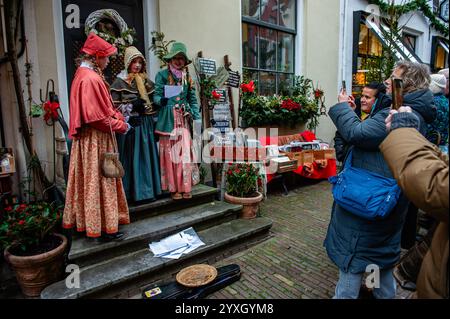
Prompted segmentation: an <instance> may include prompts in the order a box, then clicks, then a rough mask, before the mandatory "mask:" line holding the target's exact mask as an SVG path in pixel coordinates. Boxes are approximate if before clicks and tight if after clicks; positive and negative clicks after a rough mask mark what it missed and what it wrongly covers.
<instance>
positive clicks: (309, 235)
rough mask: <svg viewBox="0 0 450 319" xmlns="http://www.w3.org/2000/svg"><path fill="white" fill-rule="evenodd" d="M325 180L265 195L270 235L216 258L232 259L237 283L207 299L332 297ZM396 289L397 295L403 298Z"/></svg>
mask: <svg viewBox="0 0 450 319" xmlns="http://www.w3.org/2000/svg"><path fill="white" fill-rule="evenodd" d="M332 202H333V200H332V195H331V188H330V184H329V183H328V182H327V181H322V182H310V183H307V184H306V185H302V186H300V187H297V188H295V189H291V190H290V192H289V195H287V196H282V195H281V194H280V193H273V194H269V196H268V199H266V201H265V202H264V203H263V204H262V209H261V214H262V216H265V217H269V218H271V219H272V220H273V227H272V229H271V232H272V237H271V238H270V239H268V240H267V241H265V242H263V243H260V244H258V245H256V246H254V247H252V248H250V249H248V250H246V251H243V252H240V253H238V254H236V255H233V256H231V257H229V258H226V259H224V260H222V261H220V262H218V263H217V264H216V265H215V266H216V267H220V266H223V265H227V264H232V263H236V264H238V265H240V267H241V270H242V277H241V279H240V280H239V281H237V282H235V283H233V284H232V285H230V286H228V287H226V288H224V289H222V290H221V291H218V292H216V293H214V294H213V295H211V296H209V297H208V298H210V299H266V298H270V299H324V298H325V299H328V298H331V297H332V296H333V295H334V287H335V283H336V282H337V279H338V269H337V267H336V266H335V265H334V264H333V263H332V262H331V261H330V259H329V258H328V256H327V254H326V251H325V248H324V247H323V241H324V239H325V235H326V231H327V226H328V222H329V220H330V211H331V205H332ZM409 295H410V293H409V292H408V291H402V290H398V296H397V298H399V299H403V298H408V297H409Z"/></svg>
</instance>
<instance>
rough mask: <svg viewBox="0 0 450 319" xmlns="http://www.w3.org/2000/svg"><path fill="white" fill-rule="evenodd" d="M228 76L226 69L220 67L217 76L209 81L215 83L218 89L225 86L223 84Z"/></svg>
mask: <svg viewBox="0 0 450 319" xmlns="http://www.w3.org/2000/svg"><path fill="white" fill-rule="evenodd" d="M229 76H230V75H229V73H228V71H227V69H225V67H223V66H220V67H219V68H218V69H217V74H216V75H214V76H212V77H211V80H213V81H214V82H216V86H217V87H219V88H220V87H222V86H224V85H225V83H226V82H227V81H228V78H229Z"/></svg>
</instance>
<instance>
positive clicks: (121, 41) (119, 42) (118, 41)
mask: <svg viewBox="0 0 450 319" xmlns="http://www.w3.org/2000/svg"><path fill="white" fill-rule="evenodd" d="M116 43H117V44H120V45H125V40H124V39H123V38H117V39H116Z"/></svg>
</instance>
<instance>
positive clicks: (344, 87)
mask: <svg viewBox="0 0 450 319" xmlns="http://www.w3.org/2000/svg"><path fill="white" fill-rule="evenodd" d="M342 91H345V92H347V86H346V85H345V80H344V81H342Z"/></svg>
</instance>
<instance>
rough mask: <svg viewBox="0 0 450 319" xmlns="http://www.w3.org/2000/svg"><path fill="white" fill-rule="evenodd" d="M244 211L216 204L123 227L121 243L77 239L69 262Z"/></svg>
mask: <svg viewBox="0 0 450 319" xmlns="http://www.w3.org/2000/svg"><path fill="white" fill-rule="evenodd" d="M241 207H242V206H240V205H232V204H228V203H225V202H219V201H216V202H212V203H207V204H202V205H199V206H195V207H190V208H186V209H183V210H179V211H174V212H171V213H167V214H164V215H158V216H155V217H150V218H146V219H143V220H139V221H136V222H133V223H131V224H129V225H124V226H121V227H120V231H121V232H123V233H124V237H123V239H122V240H120V241H111V242H108V243H97V242H93V241H91V240H89V239H86V238H77V239H74V241H73V242H72V247H71V249H70V253H69V260H70V262H71V263H75V264H76V260H77V259H79V258H85V257H87V256H92V255H93V254H98V253H101V252H104V251H106V250H110V249H113V248H118V247H122V246H125V245H129V244H131V243H134V242H137V241H140V240H146V239H149V240H153V241H154V240H158V239H161V238H164V237H165V236H168V235H169V234H172V233H175V232H176V231H182V230H184V229H186V228H189V227H191V226H195V225H197V224H200V223H202V222H205V221H208V220H213V219H216V218H220V217H221V216H224V215H227V214H229V213H237V212H239V211H240V209H241Z"/></svg>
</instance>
